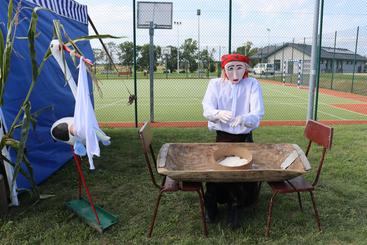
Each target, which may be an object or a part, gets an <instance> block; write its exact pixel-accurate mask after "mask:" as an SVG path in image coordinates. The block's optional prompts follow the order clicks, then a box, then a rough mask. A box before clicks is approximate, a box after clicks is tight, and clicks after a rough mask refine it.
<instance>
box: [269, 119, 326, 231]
mask: <svg viewBox="0 0 367 245" xmlns="http://www.w3.org/2000/svg"><path fill="white" fill-rule="evenodd" d="M304 136H305V138H306V139H308V140H309V142H308V146H307V150H306V156H308V154H309V152H310V148H311V144H312V143H316V144H317V145H319V146H321V147H322V153H321V157H320V161H319V164H318V168H317V173H316V177H315V180H314V181H313V182H312V183H309V182H308V181H307V180H305V178H304V177H303V176H298V177H296V178H293V179H290V180H285V181H281V182H268V184H269V185H270V187H271V191H272V196H271V198H270V201H269V207H268V217H267V224H266V230H265V236H267V237H268V236H269V233H270V225H271V222H272V209H273V205H274V199H275V197H276V196H277V195H278V194H287V193H297V195H298V202H299V206H300V209H301V211H303V208H302V201H301V195H300V193H301V192H309V193H310V195H311V200H312V205H313V209H314V211H315V218H316V223H317V227H318V230H319V231H321V225H320V217H319V213H318V211H317V207H316V201H315V197H314V194H313V192H314V190H315V188H316V185H317V183H318V180H319V178H320V174H321V169H322V165H323V163H324V159H325V155H326V151H327V150H330V149H331V144H332V139H333V128H331V127H329V126H326V125H324V124H322V123H320V122H317V121H313V120H308V121H307V124H306V128H305V131H304Z"/></svg>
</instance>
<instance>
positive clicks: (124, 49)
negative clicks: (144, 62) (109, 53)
mask: <svg viewBox="0 0 367 245" xmlns="http://www.w3.org/2000/svg"><path fill="white" fill-rule="evenodd" d="M118 49H119V51H120V52H119V57H118V58H119V61H120V64H122V65H124V66H128V67H129V69H131V68H130V67H131V66H132V65H133V62H134V59H133V58H134V44H133V42H129V41H126V42H123V43H121V44H119V45H118ZM137 49H138V48H137Z"/></svg>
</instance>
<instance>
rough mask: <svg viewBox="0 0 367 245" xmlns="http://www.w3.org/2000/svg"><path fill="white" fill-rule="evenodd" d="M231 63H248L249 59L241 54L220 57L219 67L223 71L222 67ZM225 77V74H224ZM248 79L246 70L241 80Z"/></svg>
mask: <svg viewBox="0 0 367 245" xmlns="http://www.w3.org/2000/svg"><path fill="white" fill-rule="evenodd" d="M231 61H240V62H245V63H247V64H248V63H250V59H249V57H247V56H245V55H243V54H225V55H223V56H222V64H221V67H222V69H224V66H225V65H226V64H227V63H228V62H231ZM226 77H227V74H226ZM245 77H248V71H247V70H246V72H245V74H243V78H245Z"/></svg>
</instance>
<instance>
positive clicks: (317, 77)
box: [314, 0, 324, 120]
mask: <svg viewBox="0 0 367 245" xmlns="http://www.w3.org/2000/svg"><path fill="white" fill-rule="evenodd" d="M323 19H324V0H321V11H320V21H319V23H320V31H319V33H320V34H319V44H318V53H317V58H318V62H317V73H316V97H315V116H314V120H317V108H318V105H319V87H320V66H321V64H320V61H321V46H322V23H323Z"/></svg>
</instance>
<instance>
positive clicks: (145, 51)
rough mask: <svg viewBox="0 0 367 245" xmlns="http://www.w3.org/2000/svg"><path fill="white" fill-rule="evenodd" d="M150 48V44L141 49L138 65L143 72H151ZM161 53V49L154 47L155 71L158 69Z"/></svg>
mask: <svg viewBox="0 0 367 245" xmlns="http://www.w3.org/2000/svg"><path fill="white" fill-rule="evenodd" d="M149 46H150V44H144V45H143V46H142V47H141V49H140V52H139V56H138V58H137V61H136V63H137V65H138V67H139V69H141V70H149ZM160 51H161V47H159V46H153V54H154V61H153V63H154V70H156V69H157V59H158V58H160Z"/></svg>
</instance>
